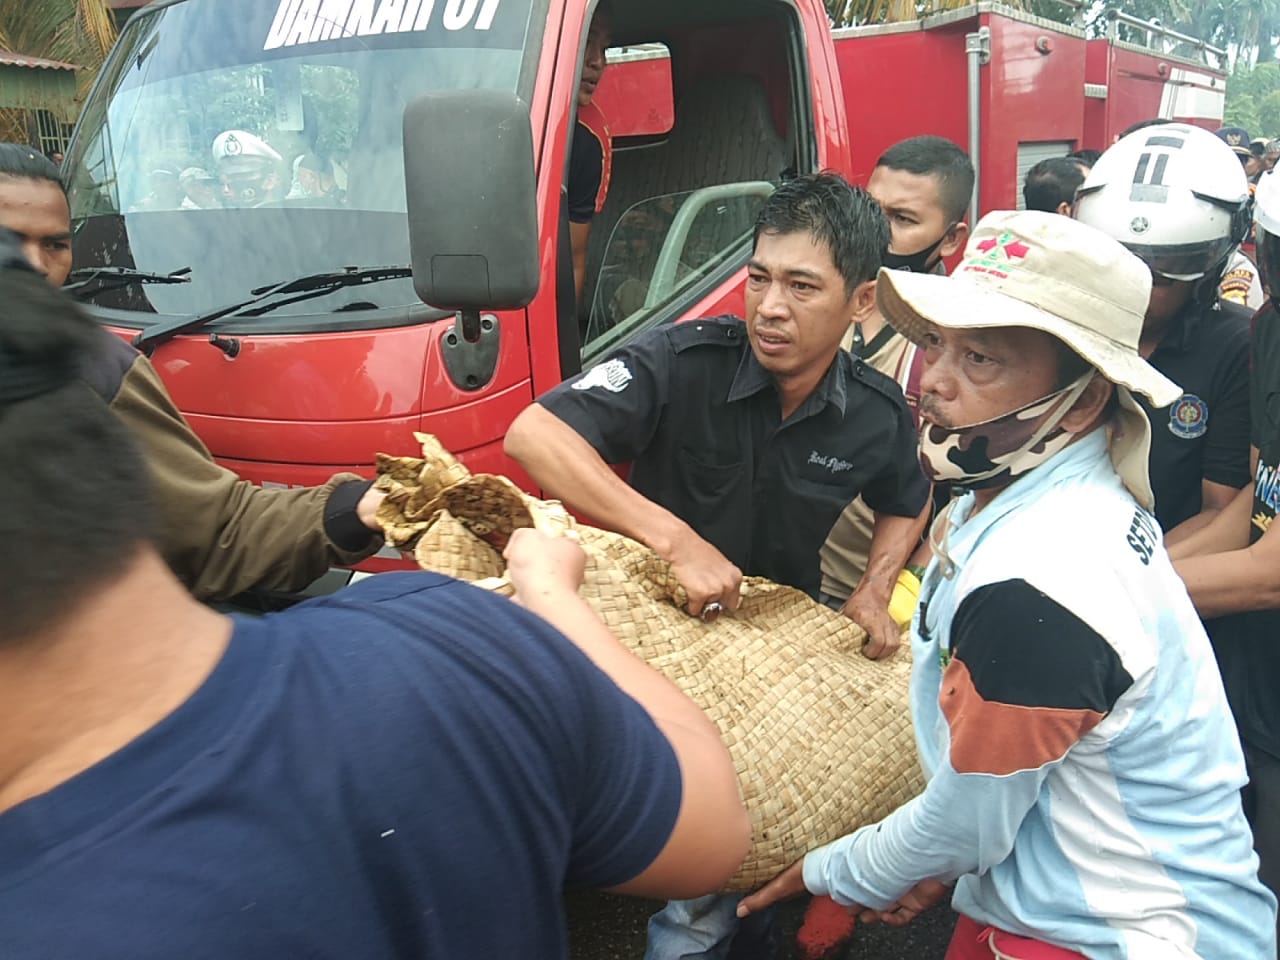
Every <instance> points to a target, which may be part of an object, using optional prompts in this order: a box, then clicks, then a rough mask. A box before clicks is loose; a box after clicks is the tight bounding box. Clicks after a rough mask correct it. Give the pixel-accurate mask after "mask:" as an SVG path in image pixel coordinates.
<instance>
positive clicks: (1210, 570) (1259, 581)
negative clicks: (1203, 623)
mask: <svg viewBox="0 0 1280 960" xmlns="http://www.w3.org/2000/svg"><path fill="white" fill-rule="evenodd" d="M1243 493H1247V494H1248V504H1249V507H1250V508H1252V503H1253V492H1252V490H1251V489H1250V490H1247V491H1244V492H1243ZM1241 499H1243V496H1242V497H1240V498H1237V502H1239V501H1240V500H1241ZM1239 512H1240V511H1239V510H1238V509H1237V504H1236V503H1233V504H1232V505H1231V507H1229V508H1228V509H1227V510H1224V511H1223V515H1226V514H1228V513H1231V514H1234V515H1236V517H1237V519H1238V515H1239ZM1249 522H1250V521H1249V519H1248V511H1246V516H1245V527H1244V534H1243V539H1244V540H1245V541H1246V542H1247V540H1248V529H1249V528H1248V523H1249ZM1174 569H1176V570H1177V571H1178V575H1179V576H1181V577H1182V580H1183V582H1184V583H1185V584H1186V585H1187V592H1188V593H1189V594H1190V595H1191V600H1192V602H1193V603H1195V605H1196V610H1197V611H1198V612H1199V614H1200V616H1201V617H1206V618H1208V617H1220V616H1223V615H1224V614H1228V613H1243V612H1245V611H1249V610H1274V609H1280V527H1277V526H1276V525H1275V524H1272V525H1271V526H1270V527H1269V528H1268V529H1267V531H1266V533H1264V534H1263V535H1262V538H1261V539H1260V540H1258V541H1257V542H1256V543H1254V544H1251V545H1248V546H1244V547H1241V548H1240V549H1236V550H1230V551H1228V552H1225V553H1209V554H1200V555H1198V556H1192V557H1186V558H1184V559H1181V560H1176V561H1175V562H1174Z"/></svg>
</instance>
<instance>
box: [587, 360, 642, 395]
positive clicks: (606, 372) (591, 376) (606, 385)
mask: <svg viewBox="0 0 1280 960" xmlns="http://www.w3.org/2000/svg"><path fill="white" fill-rule="evenodd" d="M631 379H632V377H631V371H630V370H628V369H627V365H626V364H625V363H623V362H622V361H621V360H606V361H605V362H604V363H597V364H596V365H595V366H594V367H592V368H591V369H590V370H588V371H587V372H586V373H584V374H583V375H582V378H581V379H580V380H578V381H577V382H576V383H574V385H573V389H575V390H590V389H591V388H592V387H600V388H601V389H604V390H608V391H609V392H610V393H621V392H622V391H623V390H625V389H626V388H627V384H629V383H630V382H631Z"/></svg>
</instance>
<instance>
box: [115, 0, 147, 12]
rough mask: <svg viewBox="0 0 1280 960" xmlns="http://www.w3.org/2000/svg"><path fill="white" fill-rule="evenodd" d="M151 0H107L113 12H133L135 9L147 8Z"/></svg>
mask: <svg viewBox="0 0 1280 960" xmlns="http://www.w3.org/2000/svg"><path fill="white" fill-rule="evenodd" d="M150 2H151V0H107V6H108V7H110V8H111V9H112V10H132V9H133V8H134V7H145V6H146V5H147V4H148V3H150Z"/></svg>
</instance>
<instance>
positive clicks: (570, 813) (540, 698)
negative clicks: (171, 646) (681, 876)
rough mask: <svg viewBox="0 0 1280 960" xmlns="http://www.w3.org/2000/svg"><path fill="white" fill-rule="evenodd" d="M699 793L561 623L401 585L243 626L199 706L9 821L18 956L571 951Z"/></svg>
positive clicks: (448, 584)
mask: <svg viewBox="0 0 1280 960" xmlns="http://www.w3.org/2000/svg"><path fill="white" fill-rule="evenodd" d="M175 642H181V638H175ZM680 792H681V781H680V772H679V767H678V765H677V763H676V758H675V755H674V753H673V751H672V749H671V746H670V744H669V743H668V742H667V740H666V738H665V737H664V736H663V735H662V734H661V733H660V732H659V731H658V729H657V728H656V727H655V725H654V724H653V722H652V720H651V719H650V718H649V716H648V715H647V714H646V713H645V712H644V711H643V710H642V709H641V707H640V706H639V705H638V704H637V703H636V702H635V701H633V700H632V699H630V698H629V697H628V696H626V695H625V694H623V693H622V692H621V691H620V690H619V689H618V688H617V687H616V686H615V685H614V684H613V683H612V681H610V680H609V679H608V678H607V677H606V676H605V675H604V674H603V673H601V672H600V671H599V670H598V669H596V668H595V666H594V665H593V664H592V663H591V662H590V661H589V660H588V659H587V658H586V657H585V656H584V655H583V654H582V653H581V652H580V651H579V650H578V649H577V648H576V647H575V646H574V645H573V644H572V643H570V642H569V641H568V640H567V639H565V638H564V637H563V636H562V635H561V634H559V633H558V632H557V631H555V630H554V629H553V628H551V627H550V626H549V625H547V624H546V623H544V622H543V621H541V620H539V619H537V618H536V617H534V616H532V615H530V614H529V613H527V612H526V611H524V610H523V609H521V608H520V607H518V606H516V605H515V604H513V603H510V602H508V601H506V600H504V599H502V598H500V597H495V596H492V595H490V594H488V593H486V592H484V591H482V590H477V589H475V588H472V587H469V586H467V585H465V584H461V583H458V582H456V581H453V580H449V579H447V578H444V577H439V576H436V575H434V574H426V573H405V574H385V575H382V576H378V577H374V578H371V579H369V580H367V581H365V582H363V583H360V584H358V585H356V586H353V587H350V588H348V589H347V590H344V591H343V592H342V593H340V594H338V595H336V596H334V597H329V598H325V599H322V600H318V601H312V602H309V603H306V604H303V605H302V606H299V607H296V608H294V609H293V610H290V611H288V612H286V613H282V614H278V615H274V616H269V617H266V618H264V619H262V620H253V621H251V620H238V621H237V622H236V627H235V632H234V635H233V636H232V639H231V642H230V645H229V647H228V649H227V651H226V654H225V655H224V656H223V658H222V660H221V661H220V662H219V664H218V665H217V667H216V668H215V669H214V671H213V672H212V674H211V675H210V676H209V678H208V679H207V680H206V682H205V683H204V684H203V685H202V686H201V687H200V688H199V689H198V690H197V691H196V692H195V693H194V694H193V695H192V697H191V698H190V699H189V700H188V701H187V702H186V703H184V704H183V705H182V706H181V707H179V708H178V709H177V710H176V711H175V712H174V713H173V714H171V715H170V716H169V717H167V718H166V719H165V720H163V721H162V722H161V723H159V724H158V725H156V726H155V727H153V728H152V729H151V730H149V731H148V732H147V733H145V734H143V735H142V736H141V737H139V738H138V739H137V740H135V741H134V742H133V743H131V744H129V745H128V746H126V747H125V748H124V749H122V750H120V751H118V752H117V753H115V754H113V755H112V756H110V757H108V758H107V759H106V760H104V761H102V762H101V763H98V764H96V765H95V766H93V767H91V768H90V769H88V770H86V771H85V772H83V773H81V774H80V775H78V776H76V777H74V778H72V779H71V780H69V781H67V782H66V783H64V784H62V785H61V786H59V787H57V788H55V789H54V790H51V791H50V792H48V793H46V794H43V795H42V796H39V797H35V798H33V799H31V800H29V801H27V802H25V803H23V804H20V805H19V806H17V807H15V808H13V809H12V810H10V811H8V812H7V813H4V814H3V815H0V957H3V958H4V960H28V958H37V957H38V958H41V960H47V958H82V957H93V958H95V960H110V958H121V960H123V958H130V960H138V958H148V957H156V958H161V957H163V958H166V960H172V958H178V957H181V958H183V960H197V958H206V957H207V958H219V960H225V958H234V960H257V958H264V960H265V958H272V960H276V958H283V957H288V958H324V957H333V958H343V960H349V958H353V957H359V958H362V960H366V958H382V957H413V958H440V960H462V958H470V957H477V958H479V957H530V958H544V957H545V958H555V957H563V956H564V955H565V954H566V942H565V932H564V909H563V905H562V900H561V889H562V887H563V886H564V885H566V884H584V885H593V886H612V885H616V884H619V883H622V882H624V881H626V880H629V879H631V878H633V877H634V876H636V875H637V874H638V873H640V872H641V871H643V870H644V869H645V868H646V867H647V866H648V865H649V864H650V863H651V862H652V860H653V859H654V857H655V856H656V855H657V854H658V853H659V851H660V850H661V849H662V847H663V845H664V844H665V843H666V841H667V839H668V838H669V836H670V834H671V830H672V828H673V827H674V824H675V820H676V815H677V813H678V810H679V805H680Z"/></svg>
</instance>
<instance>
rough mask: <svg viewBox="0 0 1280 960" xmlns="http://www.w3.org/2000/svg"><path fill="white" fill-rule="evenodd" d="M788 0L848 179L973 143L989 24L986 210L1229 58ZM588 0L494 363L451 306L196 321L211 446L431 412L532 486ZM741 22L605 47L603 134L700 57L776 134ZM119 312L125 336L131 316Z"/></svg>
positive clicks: (288, 478)
mask: <svg viewBox="0 0 1280 960" xmlns="http://www.w3.org/2000/svg"><path fill="white" fill-rule="evenodd" d="M795 12H796V16H797V17H798V18H799V22H800V28H801V31H802V33H803V43H804V46H805V50H806V53H807V61H806V63H805V64H804V65H803V66H804V72H805V81H806V83H807V89H806V90H805V93H807V95H808V101H809V102H808V104H807V106H806V111H807V116H810V117H811V118H812V120H813V123H814V130H813V134H812V135H813V137H814V144H815V154H814V155H815V156H816V159H817V165H818V166H819V167H821V168H831V169H836V170H839V171H842V172H845V173H846V174H847V175H849V176H850V178H851V179H853V180H854V181H855V182H859V183H865V182H866V180H867V178H868V177H869V175H870V173H871V170H872V169H873V167H874V165H875V163H876V160H877V159H878V158H879V156H880V155H881V154H882V153H883V152H884V150H885V149H886V148H887V147H889V146H890V145H892V144H893V143H895V142H897V141H898V140H901V139H903V138H905V137H908V136H913V135H917V134H922V133H933V134H938V135H941V136H944V137H947V138H949V139H951V140H954V141H955V142H957V143H959V144H961V145H967V144H968V139H969V128H968V123H969V116H968V96H967V77H968V59H967V56H966V53H965V35H966V34H967V33H970V32H973V31H975V30H977V29H978V28H979V27H987V28H989V30H990V36H991V59H990V62H989V63H988V64H987V65H985V66H983V67H982V68H981V74H980V90H979V93H980V98H979V102H980V137H981V140H980V147H981V161H980V167H981V170H980V173H981V178H980V186H981V194H980V207H981V211H980V212H985V211H986V210H990V209H997V208H1010V207H1014V206H1015V205H1016V204H1017V202H1018V197H1019V192H1020V189H1021V184H1020V183H1019V166H1018V165H1019V154H1020V148H1022V147H1024V146H1026V145H1028V144H1032V145H1034V144H1050V143H1052V144H1069V145H1071V146H1072V147H1074V148H1078V147H1094V148H1098V149H1102V148H1104V147H1105V146H1106V145H1108V144H1109V143H1110V141H1111V138H1112V137H1114V136H1115V134H1117V133H1118V132H1119V131H1120V130H1121V129H1123V128H1124V127H1126V126H1128V125H1129V124H1130V123H1132V122H1134V121H1135V120H1139V119H1145V118H1146V117H1149V116H1153V115H1156V114H1162V113H1163V114H1165V115H1169V116H1173V117H1177V118H1178V119H1186V120H1189V121H1191V122H1195V123H1199V124H1201V125H1205V126H1212V125H1216V124H1217V123H1218V122H1220V116H1221V105H1222V97H1221V92H1222V90H1223V88H1224V80H1223V77H1222V74H1221V73H1220V72H1215V71H1213V70H1210V69H1208V68H1206V67H1203V66H1195V65H1193V64H1190V63H1189V62H1185V61H1181V60H1176V59H1172V58H1168V57H1164V58H1162V57H1160V56H1157V55H1155V54H1153V53H1151V52H1142V51H1140V50H1138V49H1136V48H1129V47H1127V46H1123V45H1115V44H1111V43H1109V42H1108V41H1103V40H1095V41H1086V40H1085V38H1084V37H1083V35H1082V34H1081V33H1080V32H1079V31H1074V30H1072V29H1070V28H1062V27H1061V26H1060V25H1054V24H1050V23H1049V22H1048V21H1042V20H1039V19H1037V18H1034V17H1030V16H1027V15H1022V14H1013V13H1012V12H1010V13H1007V14H1006V13H1000V12H995V11H993V10H992V8H991V7H990V6H989V5H987V4H978V5H975V6H974V7H971V8H967V10H964V11H958V12H955V13H951V14H941V15H938V16H935V17H931V18H929V19H928V20H927V21H925V22H924V23H911V24H902V25H890V26H881V27H871V28H854V29H850V30H838V31H835V33H834V34H832V33H831V31H830V30H829V29H828V26H827V21H826V19H825V10H824V8H823V7H822V6H821V5H820V4H817V3H816V2H813V0H797V5H796V7H795ZM587 13H588V3H587V2H586V0H554V2H552V3H551V5H550V8H549V12H548V16H547V22H546V32H545V34H544V39H543V42H542V54H541V58H540V61H539V64H538V68H537V72H536V77H535V80H534V83H533V87H532V94H531V97H530V116H531V122H532V125H533V131H534V152H535V164H536V168H537V173H538V176H537V197H536V203H537V208H538V211H539V230H540V236H539V246H540V251H541V277H542V283H541V288H540V289H539V291H538V293H537V295H536V297H535V298H534V300H533V301H532V302H531V303H530V304H529V306H528V307H527V308H526V309H524V310H515V311H506V312H503V313H501V314H499V315H497V316H498V323H499V328H500V351H499V359H498V364H497V369H496V371H495V373H494V376H493V378H492V380H491V381H490V382H489V383H488V384H487V385H486V386H484V387H483V388H482V389H480V390H476V391H466V390H462V389H460V388H459V387H458V386H457V385H456V384H455V383H454V381H453V380H452V379H451V378H450V377H449V376H448V374H447V372H446V370H445V367H444V364H443V361H442V344H441V338H442V337H444V336H446V335H447V333H448V331H449V329H450V327H451V326H452V323H453V321H452V320H441V321H436V322H431V323H420V324H416V325H408V326H398V327H390V328H386V329H377V330H368V331H360V332H345V333H309V334H305V335H303V334H298V335H259V334H253V333H249V334H246V335H240V334H237V338H238V339H239V340H240V342H241V350H240V353H239V355H238V356H237V357H235V358H234V359H233V360H230V359H227V358H225V357H223V356H222V355H220V354H219V352H218V351H217V350H215V349H214V348H213V347H211V346H210V345H209V343H208V342H207V339H208V333H207V332H205V333H196V334H192V335H187V336H179V337H178V338H176V339H175V340H173V341H172V342H169V343H165V344H163V345H162V346H161V347H160V348H159V349H158V350H157V351H156V354H155V356H154V362H155V365H156V367H157V369H158V371H159V373H160V375H161V376H162V378H163V379H164V381H165V383H166V384H167V386H168V387H169V390H170V392H171V393H172V395H173V397H174V399H175V401H176V402H177V404H178V406H179V407H180V408H181V409H182V410H183V412H184V413H185V414H187V416H188V417H189V419H190V421H191V423H192V426H193V427H194V428H195V429H196V431H197V433H199V434H200V435H201V436H202V437H203V438H204V440H205V441H206V443H207V444H208V445H209V446H210V448H211V449H212V450H213V451H214V453H215V454H216V455H217V457H218V458H219V460H220V461H221V462H223V463H224V464H226V465H227V466H229V467H231V468H232V469H234V470H236V471H237V472H239V473H240V474H241V475H243V476H245V477H246V478H248V479H250V480H253V481H255V482H260V483H261V482H270V483H278V484H287V485H297V484H312V483H317V482H321V481H323V480H324V479H326V478H327V477H328V476H329V475H330V474H331V473H332V472H333V471H335V470H340V469H341V470H358V471H361V472H364V473H369V472H371V470H372V463H373V460H374V455H375V454H376V453H377V452H378V451H389V452H396V453H410V452H413V450H414V449H415V446H416V445H415V442H414V439H413V433H414V432H415V431H424V432H429V433H434V434H436V435H438V436H439V437H440V438H441V440H442V441H443V442H444V444H445V445H446V446H447V447H449V448H450V449H452V450H454V451H455V452H456V453H458V454H459V455H460V457H461V458H462V459H463V461H464V462H466V463H467V464H468V465H469V466H470V467H472V469H475V470H481V471H487V472H501V473H506V474H508V475H511V476H513V477H514V478H515V479H516V480H517V481H518V482H520V483H522V484H523V485H525V486H529V478H528V477H527V476H525V475H524V474H523V472H522V471H520V470H519V469H518V468H517V467H516V465H515V464H514V463H512V462H511V461H509V460H507V459H506V458H505V457H504V456H503V454H502V437H503V435H504V434H505V432H506V429H507V427H508V426H509V424H510V422H511V420H512V419H513V418H514V417H515V416H516V415H517V414H518V413H519V412H520V410H522V409H523V408H524V407H525V406H526V405H527V404H528V403H529V402H530V401H531V400H532V399H533V398H534V397H535V396H537V395H538V394H540V393H542V392H544V391H546V390H548V389H550V388H551V387H553V386H554V385H555V384H557V383H559V382H560V381H561V380H562V379H563V377H564V375H565V373H566V371H565V370H564V369H562V362H561V360H562V357H561V347H560V343H559V333H558V331H559V329H560V311H559V309H558V301H557V295H558V291H557V283H556V279H557V267H558V266H562V265H563V256H564V254H563V251H562V250H561V246H560V245H561V229H560V222H559V219H560V217H559V212H560V204H561V190H562V185H563V180H564V173H563V171H564V169H565V164H566V159H567V153H568V149H569V144H570V139H571V138H570V130H569V123H570V120H571V117H572V105H573V103H574V101H575V95H576V83H577V73H578V59H579V52H580V50H581V49H582V47H583V43H584V31H585V26H584V24H585V20H586V17H587ZM752 26H753V24H752V23H751V22H745V23H736V24H726V25H723V26H720V27H717V28H715V29H707V28H706V26H705V25H702V26H689V27H679V28H673V32H672V33H671V35H670V36H668V37H665V38H663V39H664V42H668V43H669V44H670V46H671V49H673V50H674V49H677V48H678V49H680V51H681V53H682V56H681V57H680V58H679V59H678V60H674V61H673V60H672V59H670V58H668V57H667V56H665V55H635V54H627V55H624V56H623V58H622V62H617V63H614V64H613V65H612V66H610V68H609V69H608V70H607V71H606V72H605V75H604V79H603V82H602V84H601V86H600V88H599V90H598V91H597V94H596V96H597V100H598V102H599V104H600V106H601V107H602V109H603V110H604V112H605V114H606V116H607V117H608V119H609V122H610V128H611V132H612V134H613V135H614V137H615V138H623V139H624V140H625V138H629V137H630V138H643V137H651V138H661V136H662V135H663V134H666V133H667V132H669V131H670V130H671V129H672V127H673V124H674V123H675V122H676V115H675V113H676V106H675V100H676V97H674V96H673V90H674V91H676V92H678V91H680V90H683V89H688V87H689V86H690V85H691V84H693V83H694V81H696V80H697V79H698V75H699V74H700V73H724V72H737V73H742V74H745V75H747V76H749V77H752V78H754V79H756V80H758V81H759V83H760V85H761V86H762V87H763V88H764V90H765V92H766V95H767V97H768V100H769V112H770V113H771V114H772V117H773V121H774V126H775V127H776V129H777V133H778V135H779V136H780V137H781V138H787V137H788V135H789V134H791V133H792V131H789V130H788V129H787V127H788V125H789V123H790V122H791V117H792V109H793V102H792V95H791V91H790V86H791V83H792V73H791V71H792V69H793V68H792V66H791V65H790V64H789V63H788V62H787V53H786V49H785V46H784V45H782V44H779V43H777V42H775V38H771V37H769V36H768V35H767V34H766V33H764V32H763V31H761V30H760V29H758V25H757V26H756V28H755V29H753V28H752ZM673 65H674V67H675V70H676V71H677V74H676V75H673ZM905 65H909V67H910V68H909V69H905V68H903V67H904V66H905ZM679 71H684V72H683V73H679ZM1087 84H1088V85H1090V86H1089V87H1088V88H1087V87H1086V85H1087ZM1104 88H1105V99H1103V98H1101V92H1102V90H1103V89H1104ZM1087 94H1088V95H1087ZM1215 105H1216V110H1217V113H1216V114H1215V113H1214V110H1215ZM744 277H745V270H739V271H738V272H737V273H736V274H734V275H733V276H732V277H730V278H729V279H727V280H725V281H724V282H723V283H721V284H720V285H719V286H717V287H716V288H715V289H714V290H712V291H710V292H709V293H708V294H706V295H705V296H703V297H702V298H701V299H700V301H699V302H698V303H697V304H695V305H693V306H692V307H691V308H690V309H688V310H686V311H685V312H684V314H683V315H682V319H684V318H689V317H695V316H705V315H709V314H716V313H726V312H733V313H742V312H743V307H744V305H743V280H744ZM117 332H118V333H119V334H120V335H121V336H123V337H126V338H130V337H132V336H133V335H134V333H135V332H136V331H135V330H132V329H117ZM569 372H572V371H569Z"/></svg>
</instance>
